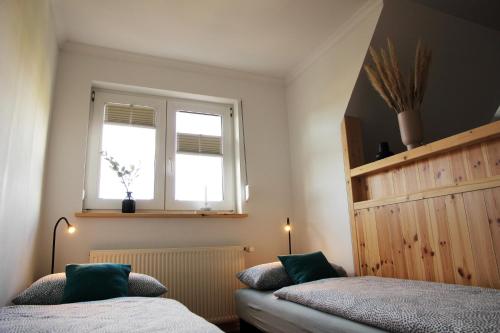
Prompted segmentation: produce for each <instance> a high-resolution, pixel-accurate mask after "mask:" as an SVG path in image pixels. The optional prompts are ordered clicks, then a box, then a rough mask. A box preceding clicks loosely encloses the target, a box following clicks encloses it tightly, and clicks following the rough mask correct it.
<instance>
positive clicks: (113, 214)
mask: <svg viewBox="0 0 500 333" xmlns="http://www.w3.org/2000/svg"><path fill="white" fill-rule="evenodd" d="M75 216H76V217H84V218H156V219H171V218H231V219H235V218H245V217H248V214H246V213H232V212H210V211H207V212H206V211H186V212H171V211H138V212H135V213H122V212H120V211H117V210H87V211H82V212H76V213H75Z"/></svg>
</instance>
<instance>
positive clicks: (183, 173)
mask: <svg viewBox="0 0 500 333" xmlns="http://www.w3.org/2000/svg"><path fill="white" fill-rule="evenodd" d="M222 168H223V166H222V156H206V155H191V154H176V157H175V200H180V201H205V191H206V199H207V201H222V200H223V189H222V171H223V169H222ZM200 208H201V207H200Z"/></svg>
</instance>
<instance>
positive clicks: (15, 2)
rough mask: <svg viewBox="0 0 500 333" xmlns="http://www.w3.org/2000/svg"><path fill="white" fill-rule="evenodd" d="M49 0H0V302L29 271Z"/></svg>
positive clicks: (49, 66)
mask: <svg viewBox="0 0 500 333" xmlns="http://www.w3.org/2000/svg"><path fill="white" fill-rule="evenodd" d="M50 13H51V12H50V7H49V1H48V0H47V1H45V0H7V1H0V45H1V49H0V50H1V51H0V54H1V56H0V306H1V305H4V304H7V303H9V302H10V300H11V299H12V297H13V296H14V295H15V294H16V293H17V292H19V291H21V290H22V289H23V288H24V287H26V286H27V285H28V284H29V283H31V282H32V280H33V276H34V266H35V265H34V261H35V259H34V258H35V256H34V253H35V251H36V249H35V245H36V240H37V235H38V229H39V221H40V202H41V193H42V184H43V169H44V163H45V146H46V142H47V139H46V138H47V129H48V124H49V115H50V102H51V96H52V83H53V81H54V76H55V75H54V72H55V67H56V57H57V44H56V39H55V34H54V30H53V27H52V19H51V17H50Z"/></svg>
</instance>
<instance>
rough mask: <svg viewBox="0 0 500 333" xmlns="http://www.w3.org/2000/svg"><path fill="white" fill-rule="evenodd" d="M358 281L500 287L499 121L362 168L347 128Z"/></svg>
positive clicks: (357, 129)
mask: <svg viewBox="0 0 500 333" xmlns="http://www.w3.org/2000/svg"><path fill="white" fill-rule="evenodd" d="M342 140H343V149H344V164H345V174H346V183H347V188H348V196H349V211H350V225H351V234H352V247H353V253H354V260H355V270H356V275H376V276H383V277H396V278H402V279H414V280H426V281H437V282H445V283H457V284H465V285H475V286H483V287H490V288H497V289H499V288H500V273H499V268H500V121H497V122H494V123H491V124H488V125H485V126H482V127H479V128H476V129H473V130H470V131H467V132H464V133H460V134H457V135H454V136H451V137H448V138H445V139H442V140H439V141H436V142H433V143H430V144H427V145H424V146H421V147H418V148H415V149H412V150H410V151H407V152H403V153H400V154H397V155H394V156H391V157H388V158H385V159H383V160H380V161H376V162H373V163H368V164H364V159H363V147H362V131H361V123H360V120H359V119H357V118H353V117H346V118H345V119H344V121H343V123H342Z"/></svg>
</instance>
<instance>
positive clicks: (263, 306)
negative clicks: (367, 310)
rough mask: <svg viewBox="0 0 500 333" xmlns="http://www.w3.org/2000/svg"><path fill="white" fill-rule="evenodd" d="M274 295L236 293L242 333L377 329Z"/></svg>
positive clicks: (347, 332)
mask: <svg viewBox="0 0 500 333" xmlns="http://www.w3.org/2000/svg"><path fill="white" fill-rule="evenodd" d="M273 292H274V291H260V290H255V289H251V288H243V289H239V290H238V291H236V294H235V297H236V313H237V314H238V317H239V318H240V319H241V322H240V325H241V332H242V333H243V332H252V331H256V330H255V329H253V328H252V326H253V327H254V328H256V329H258V330H260V331H263V332H276V333H306V332H307V333H311V332H315V333H316V332H317V333H336V332H344V333H355V332H356V333H357V332H366V333H372V332H373V333H375V332H383V331H382V330H379V329H377V328H374V327H370V326H367V325H364V324H361V323H356V322H353V321H351V320H348V319H344V318H342V317H339V316H334V315H330V314H328V313H324V312H321V311H317V310H314V309H311V308H309V307H306V306H304V305H300V304H296V303H293V302H289V301H285V300H281V299H279V298H277V297H276V296H274V295H273Z"/></svg>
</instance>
